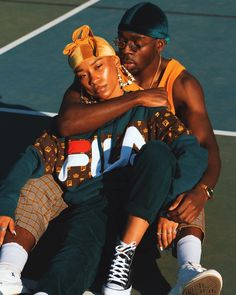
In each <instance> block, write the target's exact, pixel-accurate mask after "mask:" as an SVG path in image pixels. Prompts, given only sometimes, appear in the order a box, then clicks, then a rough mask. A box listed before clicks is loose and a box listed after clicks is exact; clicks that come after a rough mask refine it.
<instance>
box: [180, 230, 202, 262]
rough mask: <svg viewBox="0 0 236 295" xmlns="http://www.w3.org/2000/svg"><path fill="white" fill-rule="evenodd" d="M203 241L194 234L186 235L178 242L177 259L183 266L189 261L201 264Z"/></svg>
mask: <svg viewBox="0 0 236 295" xmlns="http://www.w3.org/2000/svg"><path fill="white" fill-rule="evenodd" d="M201 254H202V243H201V241H200V239H198V238H197V237H195V236H193V235H188V236H185V237H184V238H182V239H180V240H179V241H178V243H177V260H178V265H179V266H180V267H181V266H182V265H184V264H185V263H187V262H192V263H197V264H200V260H201Z"/></svg>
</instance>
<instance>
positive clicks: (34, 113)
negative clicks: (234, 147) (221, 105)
mask: <svg viewBox="0 0 236 295" xmlns="http://www.w3.org/2000/svg"><path fill="white" fill-rule="evenodd" d="M1 112H4V113H14V114H22V115H32V116H41V117H45V116H46V117H54V116H56V115H57V113H50V112H41V111H33V110H32V111H31V110H21V109H10V108H0V113H1ZM214 133H215V134H216V135H223V136H233V137H236V132H234V131H225V130H214Z"/></svg>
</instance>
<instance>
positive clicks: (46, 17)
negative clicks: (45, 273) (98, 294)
mask: <svg viewBox="0 0 236 295" xmlns="http://www.w3.org/2000/svg"><path fill="white" fill-rule="evenodd" d="M138 2H140V1H135V0H129V1H125V0H119V1H109V0H101V1H96V0H95V1H78V0H68V1H66V0H49V1H46V0H42V1H40V0H37V1H35V0H28V1H27V0H26V1H24V0H15V1H13V0H4V1H1V0H0V24H1V25H0V36H1V39H0V47H1V48H0V132H1V135H2V140H1V147H0V163H1V165H0V167H1V168H0V178H3V177H4V175H5V174H6V173H7V171H8V170H9V169H10V167H11V165H12V164H13V162H14V161H15V159H16V157H17V155H18V154H19V153H20V152H21V151H23V150H24V149H25V147H26V146H27V145H28V144H29V143H31V142H32V141H33V140H34V138H35V137H36V136H37V135H39V134H40V132H41V130H42V129H43V128H44V127H45V126H47V125H48V123H49V122H50V120H51V116H53V115H54V114H56V113H57V111H58V109H59V106H60V103H61V99H62V97H63V94H64V92H65V90H66V89H67V88H68V86H69V85H70V84H71V82H72V80H73V75H72V72H71V70H70V69H69V67H68V65H67V59H66V57H65V56H63V54H62V50H63V48H64V45H65V44H67V43H68V42H70V36H71V33H72V31H73V30H74V29H75V28H77V27H79V26H81V25H83V24H89V25H90V26H91V27H92V29H93V30H94V32H95V34H97V35H101V36H103V37H104V38H106V39H107V40H109V41H110V42H112V40H113V39H114V38H115V36H116V28H117V24H118V22H119V20H120V18H121V16H122V15H123V13H124V11H125V9H127V8H128V7H130V6H132V5H134V4H136V3H138ZM151 2H153V3H154V4H157V5H159V6H160V7H161V8H162V9H163V10H164V11H165V12H166V14H167V17H168V20H169V29H170V35H171V42H170V43H169V45H168V47H167V49H166V51H165V54H164V55H165V56H170V57H175V58H176V59H178V60H180V61H181V62H182V63H183V64H184V65H185V66H186V68H187V69H188V70H189V71H190V72H191V73H193V74H194V75H195V76H196V77H197V78H198V79H199V81H200V82H201V84H202V86H203V88H204V92H205V97H206V104H207V108H208V112H209V116H210V118H211V122H212V125H213V129H214V131H215V134H216V136H217V141H218V143H219V146H220V151H221V157H222V172H221V176H220V180H219V182H218V185H217V187H216V193H215V195H216V198H215V200H214V201H212V202H209V203H208V204H207V207H206V224H207V231H206V239H205V243H204V247H203V258H202V265H203V266H205V267H207V268H211V267H212V268H215V269H217V270H218V271H219V272H220V273H221V274H222V276H223V280H224V287H223V291H222V295H234V294H235V291H234V288H235V276H236V262H235V257H236V250H235V249H236V231H235V225H236V213H235V212H236V198H235V195H236V189H235V177H236V160H235V156H236V152H235V150H236V116H235V111H236V99H235V98H236V91H235V85H236V78H235V65H236V50H235V48H236V39H235V37H234V32H235V31H236V2H235V1H233V0H228V1H213V0H208V1H203V0H198V1H193V0H173V1H167V0H160V1H151ZM146 247H148V249H150V248H149V247H150V245H146V244H145V243H144V244H143V246H142V248H141V249H140V255H139V256H138V259H137V262H136V270H135V278H134V279H135V282H134V286H133V287H134V290H133V294H135V295H138V294H141V295H153V294H160V295H162V294H163V295H164V294H166V292H167V290H168V289H169V285H173V284H174V282H175V275H176V269H177V268H176V260H175V259H174V258H173V257H172V255H171V253H169V252H164V253H161V257H160V256H159V253H157V254H156V250H155V249H153V250H152V251H146ZM143 252H145V253H146V254H145V259H144V258H143V256H144V254H142V253H143ZM156 255H157V256H156Z"/></svg>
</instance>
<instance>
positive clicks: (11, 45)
mask: <svg viewBox="0 0 236 295" xmlns="http://www.w3.org/2000/svg"><path fill="white" fill-rule="evenodd" d="M99 1H100V0H90V1H88V2H86V3H84V4H82V5H80V6H78V7H76V8H74V9H72V10H70V11H69V12H67V13H65V14H63V15H62V16H60V17H58V18H56V19H54V20H53V21H51V22H49V23H47V24H46V25H44V26H42V27H40V28H38V29H36V30H34V31H32V32H31V33H29V34H26V35H25V36H23V37H21V38H19V39H17V40H15V41H13V42H11V43H9V44H8V45H6V46H4V47H2V48H0V55H1V54H3V53H5V52H7V51H9V50H11V49H12V48H14V47H16V46H18V45H20V44H22V43H24V42H25V41H27V40H29V39H31V38H33V37H35V36H37V35H39V34H41V33H42V32H44V31H46V30H48V29H50V28H52V27H54V26H55V25H57V24H59V23H61V22H63V21H64V20H66V19H68V18H69V17H71V16H73V15H75V14H76V13H78V12H80V11H82V10H84V9H85V8H87V7H89V6H91V5H93V4H95V3H97V2H99Z"/></svg>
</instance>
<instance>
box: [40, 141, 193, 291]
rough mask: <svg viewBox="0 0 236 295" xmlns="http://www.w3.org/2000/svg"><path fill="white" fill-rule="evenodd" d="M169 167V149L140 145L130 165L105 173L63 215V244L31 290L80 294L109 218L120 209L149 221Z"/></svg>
mask: <svg viewBox="0 0 236 295" xmlns="http://www.w3.org/2000/svg"><path fill="white" fill-rule="evenodd" d="M175 168H176V158H175V157H174V155H173V154H172V153H171V151H170V149H169V147H168V146H167V145H166V144H164V143H162V142H160V141H152V142H149V143H147V144H146V145H145V146H143V148H142V149H141V150H140V152H139V154H138V155H137V156H136V158H135V161H134V165H133V166H132V167H127V168H120V169H118V170H115V171H112V172H109V173H107V174H105V175H104V178H103V180H102V181H103V189H102V190H99V191H97V196H94V198H92V199H91V200H89V201H87V202H85V203H84V204H82V205H80V206H74V207H71V208H69V209H67V210H65V211H66V212H63V216H62V220H63V228H64V229H63V230H65V235H64V240H63V243H62V246H61V248H60V250H59V251H58V253H57V254H56V255H55V256H54V258H53V259H52V261H51V264H50V266H49V268H48V270H47V271H46V272H45V273H44V275H43V276H42V278H41V280H40V282H39V286H38V288H37V291H38V292H39V291H42V292H46V293H48V294H49V295H61V294H63V295H80V294H83V292H84V291H85V290H86V289H88V288H89V287H90V286H91V284H92V282H93V280H94V278H95V275H96V272H97V268H98V264H99V261H100V257H101V253H102V250H103V246H104V243H105V240H106V231H107V226H109V222H110V221H109V220H110V217H111V216H112V217H113V218H112V219H113V222H114V221H115V222H117V223H119V222H120V219H119V218H117V219H116V217H120V216H121V215H122V212H123V211H126V212H127V214H131V215H135V216H138V217H141V218H143V219H145V220H147V221H148V222H149V223H151V222H153V220H154V219H155V217H156V215H157V213H158V211H159V210H160V208H161V207H162V205H163V204H164V203H165V200H166V198H167V195H168V192H169V190H170V187H171V183H172V180H173V178H174V174H175ZM193 177H195V176H194V175H193ZM117 231H118V227H117Z"/></svg>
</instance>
